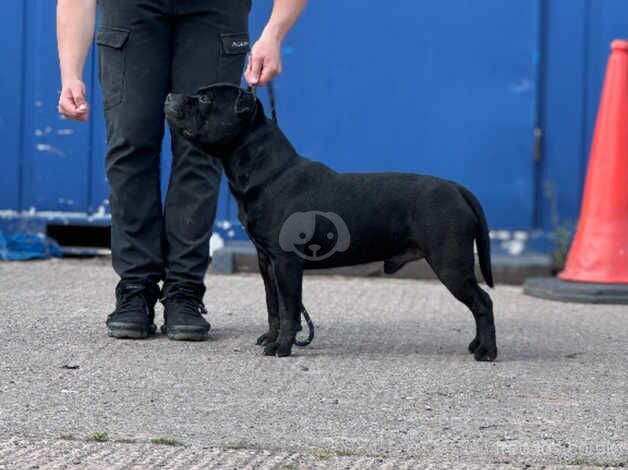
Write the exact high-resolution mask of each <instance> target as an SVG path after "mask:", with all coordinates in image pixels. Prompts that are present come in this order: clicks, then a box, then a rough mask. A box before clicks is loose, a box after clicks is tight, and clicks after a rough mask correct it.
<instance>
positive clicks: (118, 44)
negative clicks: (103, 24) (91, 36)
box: [96, 28, 129, 49]
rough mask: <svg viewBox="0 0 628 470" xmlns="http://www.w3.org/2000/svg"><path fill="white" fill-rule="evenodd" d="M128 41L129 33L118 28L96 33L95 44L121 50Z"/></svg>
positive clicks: (103, 29)
mask: <svg viewBox="0 0 628 470" xmlns="http://www.w3.org/2000/svg"><path fill="white" fill-rule="evenodd" d="M127 39H129V31H128V30H126V29H118V28H101V29H100V30H99V31H98V32H97V33H96V44H98V45H100V46H108V47H114V48H116V49H120V48H122V46H124V44H125V43H126V41H127Z"/></svg>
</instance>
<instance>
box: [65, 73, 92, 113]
mask: <svg viewBox="0 0 628 470" xmlns="http://www.w3.org/2000/svg"><path fill="white" fill-rule="evenodd" d="M59 113H61V115H62V116H65V117H66V118H68V119H72V120H73V121H87V119H88V118H89V106H88V104H87V101H86V100H85V84H84V83H83V82H82V81H81V80H79V79H74V80H69V81H68V82H66V83H64V84H63V89H62V90H61V96H60V97H59Z"/></svg>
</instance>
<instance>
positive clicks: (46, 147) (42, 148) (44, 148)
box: [35, 144, 65, 157]
mask: <svg viewBox="0 0 628 470" xmlns="http://www.w3.org/2000/svg"><path fill="white" fill-rule="evenodd" d="M35 148H36V149H37V151H38V152H46V153H52V154H53V155H58V156H59V157H65V153H63V151H62V150H61V149H59V148H57V147H53V146H52V145H50V144H37V145H36V146H35Z"/></svg>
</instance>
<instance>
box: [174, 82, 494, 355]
mask: <svg viewBox="0 0 628 470" xmlns="http://www.w3.org/2000/svg"><path fill="white" fill-rule="evenodd" d="M165 113H166V118H167V120H168V123H169V125H170V127H171V129H172V131H173V132H177V133H180V134H182V135H183V136H185V137H186V138H187V139H189V140H190V141H191V142H192V143H193V144H194V145H195V146H196V147H198V148H199V149H201V150H202V151H204V152H206V153H207V154H209V155H213V156H215V157H217V158H219V159H220V160H221V161H222V164H223V167H224V169H225V173H226V176H227V179H228V180H229V187H230V189H231V191H232V193H233V195H234V197H235V199H236V200H237V201H238V206H239V218H240V221H241V222H242V225H243V226H244V228H245V229H246V231H247V233H248V235H249V237H250V238H251V240H252V242H253V243H254V244H255V246H256V248H257V253H258V258H259V267H260V271H261V274H262V276H263V279H264V286H265V288H266V303H267V307H268V323H269V330H268V332H266V333H264V334H263V335H262V336H261V337H260V338H259V339H258V344H262V345H264V346H265V348H264V353H265V354H267V355H278V356H288V355H290V353H291V349H292V345H293V344H294V342H295V337H296V334H297V331H298V329H299V328H300V311H301V310H300V307H301V284H302V278H303V270H304V269H317V268H329V267H335V266H347V265H354V264H361V263H368V262H372V261H384V270H385V272H386V273H389V274H390V273H394V272H395V271H397V270H398V269H400V268H401V267H402V266H403V265H404V264H406V263H407V262H409V261H413V260H417V259H421V258H425V259H426V260H427V262H428V263H429V264H430V266H431V267H432V269H433V270H434V272H435V273H436V275H437V276H438V278H439V279H440V281H441V282H442V283H443V284H444V285H445V286H446V287H447V289H449V291H450V292H451V293H452V294H453V295H454V296H455V297H456V298H457V299H458V300H459V301H461V302H462V303H464V304H465V305H466V306H467V307H468V308H469V309H470V310H471V312H472V313H473V317H474V319H475V324H476V334H475V337H474V339H473V341H471V343H470V344H469V351H470V352H471V353H473V354H474V356H475V359H476V360H478V361H492V360H494V359H495V358H496V357H497V346H496V341H495V325H494V323H493V306H492V302H491V298H490V297H489V296H488V294H487V293H486V292H485V291H483V290H482V289H480V286H479V285H478V282H477V280H476V278H475V274H474V269H473V264H474V254H473V242H474V240H476V241H477V248H478V255H479V261H480V269H481V271H482V274H483V276H484V279H485V281H486V282H487V284H488V285H489V286H491V287H492V286H493V279H492V274H491V259H490V251H489V237H488V228H487V223H486V219H485V217H484V213H483V211H482V207H481V206H480V203H479V202H478V200H477V199H476V198H475V196H474V195H473V194H471V192H470V191H469V190H468V189H466V188H464V187H462V186H461V185H459V184H456V183H454V182H451V181H446V180H442V179H439V178H435V177H432V176H423V175H415V174H402V173H370V174H369V173H337V172H335V171H334V170H332V169H331V168H329V167H327V166H325V165H323V164H322V163H318V162H315V161H312V160H308V159H306V158H303V157H301V156H299V155H298V154H297V152H296V151H295V149H294V148H293V147H292V145H291V144H290V142H288V139H286V137H285V136H284V134H283V133H282V132H281V130H280V129H279V128H278V127H277V126H276V125H275V123H273V122H272V121H271V120H269V119H268V118H266V116H265V115H264V110H263V108H262V104H261V102H260V101H259V100H258V99H257V98H256V96H255V94H254V93H253V92H251V91H247V90H243V89H241V88H239V87H237V86H235V85H231V84H216V85H212V86H209V87H206V88H203V89H201V90H199V91H198V93H197V94H196V95H193V96H190V95H175V94H171V95H169V96H168V97H167V100H166V103H165Z"/></svg>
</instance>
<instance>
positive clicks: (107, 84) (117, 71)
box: [96, 26, 130, 109]
mask: <svg viewBox="0 0 628 470" xmlns="http://www.w3.org/2000/svg"><path fill="white" fill-rule="evenodd" d="M129 33H130V31H129V30H128V29H122V28H114V27H111V26H101V27H100V28H99V30H98V31H97V33H96V44H98V63H99V67H98V78H99V80H100V85H101V87H102V90H103V106H104V108H105V109H110V108H113V107H114V106H116V105H118V104H120V103H121V102H122V100H123V99H124V92H125V88H126V83H125V72H126V53H125V49H126V47H125V46H126V43H127V41H128V39H129Z"/></svg>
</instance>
